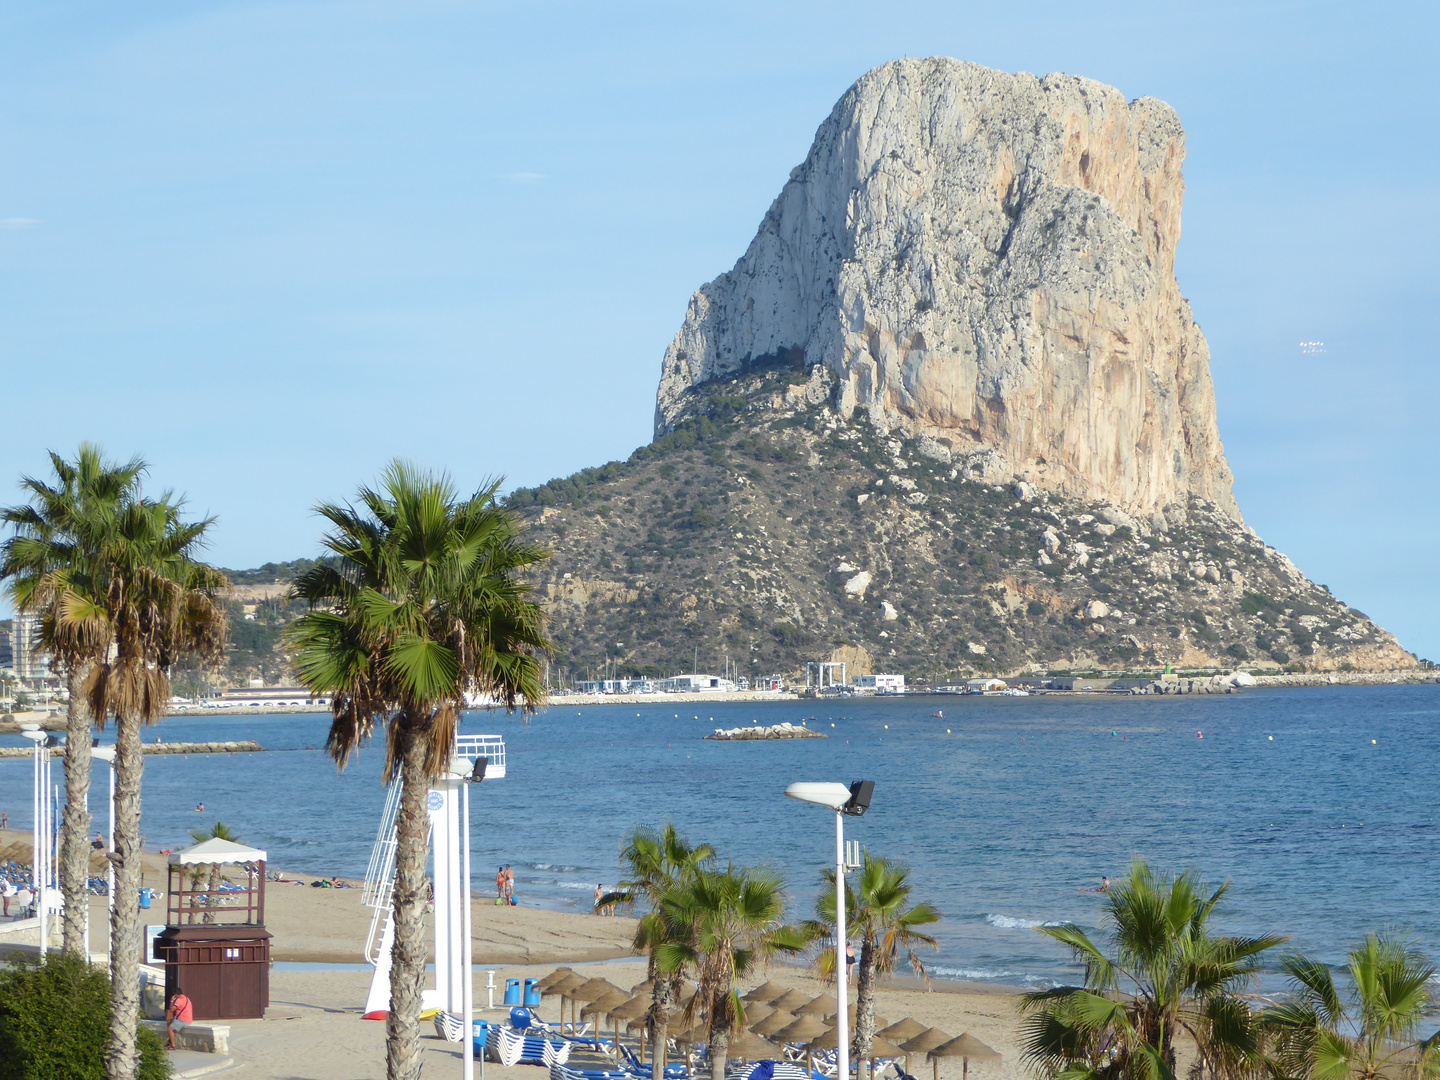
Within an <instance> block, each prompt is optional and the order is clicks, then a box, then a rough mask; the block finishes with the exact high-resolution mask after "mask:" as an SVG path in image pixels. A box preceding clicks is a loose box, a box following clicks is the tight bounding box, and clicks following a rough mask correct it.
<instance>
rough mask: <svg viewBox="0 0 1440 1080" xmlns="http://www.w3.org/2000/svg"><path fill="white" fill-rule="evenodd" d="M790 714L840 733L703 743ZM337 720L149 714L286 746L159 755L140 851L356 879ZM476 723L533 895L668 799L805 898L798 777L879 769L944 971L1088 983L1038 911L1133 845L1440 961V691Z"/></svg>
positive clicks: (867, 702)
mask: <svg viewBox="0 0 1440 1080" xmlns="http://www.w3.org/2000/svg"><path fill="white" fill-rule="evenodd" d="M784 720H788V721H791V722H802V721H803V722H804V723H805V724H806V725H807V726H809V727H810V728H813V729H814V730H816V731H819V732H820V733H822V734H823V735H825V736H827V737H826V738H824V739H803V740H790V741H757V742H720V741H706V740H705V739H704V736H705V735H708V734H711V733H712V732H713V731H714V730H715V729H717V728H731V727H737V726H742V725H750V724H773V723H778V722H780V721H784ZM327 726H328V718H327V717H326V716H323V715H316V714H302V715H254V716H236V717H230V716H225V717H174V718H170V719H167V720H165V721H163V722H162V723H160V724H157V725H155V726H154V727H153V728H150V729H147V736H146V737H147V738H148V739H154V738H155V737H157V736H158V737H160V738H163V739H164V740H166V741H167V742H179V741H195V742H208V741H219V740H231V739H254V740H256V741H258V742H259V743H260V744H261V745H262V746H263V747H264V748H265V750H266V752H265V753H248V754H233V755H192V756H189V757H171V756H150V757H147V758H146V762H145V775H144V794H143V818H142V829H143V832H144V835H145V844H146V846H148V847H150V848H152V849H159V848H171V847H175V848H178V847H182V846H184V845H186V844H187V843H188V842H190V840H189V835H188V832H189V830H191V829H195V828H197V827H201V826H209V825H211V824H213V823H214V822H215V821H223V822H225V823H226V824H227V825H228V826H230V827H231V828H232V829H234V830H235V831H237V832H238V833H239V834H240V835H241V836H242V837H243V838H244V839H245V841H246V842H248V843H251V844H254V845H256V846H258V847H262V848H264V849H265V850H266V851H267V852H268V853H269V861H270V865H271V866H272V867H274V868H279V869H282V870H289V871H302V872H310V873H323V874H337V875H340V876H347V877H362V876H363V875H364V872H365V868H366V863H367V861H368V859H369V855H370V851H371V848H372V846H373V844H374V841H375V833H376V829H377V825H378V822H379V817H380V813H381V807H382V802H383V799H384V794H385V791H384V785H383V783H382V777H381V764H382V759H383V746H382V745H381V744H380V743H379V742H378V741H377V743H376V744H375V745H374V746H373V747H369V748H364V749H362V750H361V751H360V753H359V754H358V756H357V757H356V758H354V759H353V760H352V761H351V763H350V764H349V766H348V767H347V768H346V769H344V770H343V771H341V770H338V769H337V768H336V766H335V764H334V763H333V762H332V761H331V760H330V759H329V758H328V757H327V756H326V755H325V753H324V752H323V746H324V741H325V733H326V730H327ZM462 730H464V731H467V732H477V733H479V732H485V733H497V734H499V735H501V736H503V737H504V739H505V742H506V747H507V754H508V774H507V775H506V776H505V778H504V779H500V780H494V779H492V780H487V781H485V782H484V783H483V784H482V785H480V786H479V787H478V788H476V789H474V790H473V791H472V800H471V808H472V809H471V812H472V843H473V851H472V862H473V872H474V878H475V880H474V887H475V889H476V891H477V893H479V894H481V895H484V894H488V893H490V892H492V891H493V882H494V875H495V869H496V867H498V866H500V865H502V864H507V863H508V864H510V865H511V866H512V867H513V868H514V871H515V878H516V896H517V898H518V900H519V902H520V903H521V904H527V905H535V906H539V907H543V908H553V909H559V910H574V911H585V910H589V908H590V905H591V901H592V897H593V894H594V890H595V886H596V885H597V884H600V885H603V886H605V887H606V888H610V887H612V886H614V885H615V883H616V880H617V878H618V877H619V876H620V873H621V871H620V866H619V862H618V855H619V851H620V848H621V845H622V843H623V841H624V838H625V836H626V835H627V833H629V832H630V831H631V830H633V829H635V828H636V827H637V826H649V827H656V826H659V825H661V824H663V823H664V822H666V821H672V822H674V823H675V825H676V826H677V827H678V828H679V829H680V830H681V831H682V832H683V833H684V834H685V836H686V837H688V838H689V839H690V840H692V841H695V842H702V841H703V842H706V843H709V844H711V845H713V846H714V847H715V848H716V850H717V851H718V852H719V854H720V858H721V859H722V860H727V861H732V862H734V863H736V864H745V865H753V864H764V865H767V866H771V867H774V868H775V869H776V870H778V871H780V872H781V873H782V874H783V875H784V878H785V881H786V883H787V889H788V893H789V897H790V914H791V915H792V916H793V917H795V918H806V917H809V916H810V915H811V914H812V912H813V909H814V904H815V897H816V893H817V888H818V884H819V881H820V873H821V869H822V867H823V866H825V865H826V864H827V863H830V862H833V859H834V854H835V831H834V821H833V817H832V815H831V814H830V813H829V812H828V811H826V810H824V809H822V808H820V807H817V806H811V805H807V804H803V803H798V802H795V801H793V800H789V799H786V798H785V797H784V796H783V792H784V789H785V787H786V785H787V784H789V783H792V782H794V781H797V780H821V781H840V782H843V783H849V782H851V781H853V780H858V779H868V780H873V781H874V782H875V790H874V797H873V801H872V803H871V807H870V810H869V812H868V813H867V814H865V815H864V816H863V817H858V818H847V819H846V822H845V826H846V838H847V839H853V840H858V841H859V842H860V843H861V845H862V846H863V847H864V848H866V849H867V850H868V851H869V852H870V853H871V854H873V855H880V856H884V857H885V858H887V859H890V860H893V861H897V862H903V863H905V864H906V865H907V866H908V867H909V869H910V876H911V881H912V882H913V885H914V891H913V893H912V897H913V899H914V900H916V901H925V902H928V903H930V904H932V905H934V906H935V907H936V908H938V909H939V911H940V912H941V913H942V915H943V919H942V920H941V921H940V922H939V923H938V924H937V925H936V926H935V928H934V936H935V937H936V938H937V940H938V941H939V949H938V950H929V949H924V950H921V959H922V960H923V961H924V963H925V965H926V966H927V968H928V970H929V972H930V974H931V975H932V976H933V977H940V978H948V979H957V980H978V981H985V982H994V983H1001V984H1006V985H1019V986H1028V987H1043V986H1050V985H1055V984H1057V983H1061V982H1067V981H1073V980H1074V979H1075V977H1076V975H1077V972H1078V969H1077V968H1076V966H1075V965H1074V963H1073V962H1072V959H1071V957H1070V956H1069V954H1068V952H1067V951H1066V950H1065V949H1064V948H1062V947H1061V946H1059V945H1058V944H1056V943H1055V942H1053V941H1051V940H1050V939H1049V938H1047V937H1045V936H1044V935H1043V934H1041V933H1040V932H1039V931H1038V929H1037V928H1039V927H1042V926H1045V925H1047V924H1055V923H1067V922H1074V923H1077V924H1079V925H1080V926H1082V927H1086V928H1087V929H1089V930H1091V931H1092V932H1093V933H1097V934H1102V933H1103V927H1102V921H1101V912H1102V903H1103V897H1102V896H1101V895H1100V894H1099V893H1097V892H1093V891H1087V890H1092V889H1094V888H1096V887H1097V886H1098V885H1099V884H1100V882H1101V879H1102V877H1109V878H1111V879H1112V880H1113V879H1116V878H1118V877H1120V876H1122V875H1124V874H1125V873H1126V871H1127V868H1128V867H1129V866H1130V864H1131V863H1132V861H1134V860H1136V859H1144V860H1146V861H1148V862H1149V863H1150V864H1151V865H1152V866H1154V867H1155V868H1157V869H1159V870H1161V871H1167V872H1179V871H1184V870H1193V871H1194V872H1195V873H1196V874H1197V875H1198V876H1199V878H1200V879H1201V880H1203V881H1205V882H1209V883H1211V884H1214V885H1219V884H1221V883H1226V882H1228V883H1229V891H1228V893H1227V894H1226V895H1225V897H1224V899H1223V901H1222V902H1221V904H1220V906H1219V908H1218V909H1217V912H1216V916H1215V919H1214V925H1215V926H1216V928H1217V929H1218V930H1219V931H1221V932H1225V933H1237V934H1269V933H1282V934H1286V935H1289V936H1290V939H1291V940H1290V946H1289V947H1294V948H1297V949H1300V950H1303V951H1305V952H1307V953H1310V954H1313V955H1315V956H1317V957H1319V958H1320V959H1322V960H1325V961H1327V962H1329V963H1332V964H1334V963H1338V962H1341V961H1343V958H1344V954H1345V952H1346V951H1347V950H1348V949H1349V948H1351V947H1352V946H1353V945H1355V944H1356V943H1357V942H1358V941H1359V940H1360V939H1361V938H1362V936H1363V935H1364V934H1365V933H1367V932H1368V931H1372V930H1378V929H1381V928H1392V929H1397V930H1404V931H1408V932H1410V933H1413V934H1414V935H1415V937H1416V939H1417V940H1418V942H1419V944H1420V945H1421V946H1422V947H1423V948H1425V949H1426V950H1427V951H1428V952H1430V954H1431V955H1432V956H1436V957H1440V825H1437V816H1440V815H1437V806H1436V802H1437V790H1440V789H1437V785H1436V777H1437V775H1440V769H1437V767H1440V686H1379V687H1344V686H1336V687H1324V688H1286V689H1258V690H1249V691H1247V692H1245V693H1243V694H1228V695H1213V696H1181V697H1075V698H1071V697H1061V696H1035V697H1028V698H1006V697H932V696H905V697H895V698H859V699H849V700H845V699H820V700H799V701H790V702H765V703H754V702H744V701H741V700H736V701H734V702H715V703H705V704H703V705H697V704H693V703H691V704H684V705H682V704H679V703H676V702H674V701H672V700H668V699H667V698H666V697H665V696H664V695H657V696H656V698H655V700H654V701H653V702H647V703H645V704H642V705H578V706H572V707H569V708H559V707H556V708H550V709H547V710H545V711H543V712H541V713H540V714H539V715H537V716H535V717H533V718H531V719H529V720H528V721H527V720H525V719H523V718H521V717H520V716H518V715H517V716H507V715H505V714H504V713H495V712H476V713H469V714H466V716H465V718H464V721H463V724H462ZM101 741H102V742H103V741H110V737H109V736H108V735H103V734H102V736H101ZM21 743H22V740H20V739H19V738H18V737H8V736H7V737H3V738H0V744H5V745H21ZM61 772H62V770H61V769H60V768H59V767H58V766H57V768H56V769H55V776H56V778H57V780H59V778H60V777H61ZM31 783H32V781H31V764H30V762H29V761H26V760H0V809H4V810H7V811H8V813H9V820H10V826H11V827H12V828H28V827H29V824H30V818H29V814H30V803H31ZM105 784H106V776H105V769H104V768H103V767H101V768H99V769H97V770H96V775H95V784H94V788H93V789H92V791H91V796H90V805H91V808H92V811H93V812H94V813H95V816H96V823H95V828H99V829H103V828H104V827H105V798H106V787H105ZM200 804H203V805H204V810H203V812H201V811H198V810H197V807H198V806H199V805H200ZM356 896H357V901H356V902H357V903H358V893H357V894H356ZM902 970H904V969H903V966H902Z"/></svg>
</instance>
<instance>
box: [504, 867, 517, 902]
mask: <svg viewBox="0 0 1440 1080" xmlns="http://www.w3.org/2000/svg"><path fill="white" fill-rule="evenodd" d="M505 902H506V903H507V904H509V905H510V906H511V907H514V906H515V871H514V870H511V869H510V864H509V863H508V862H507V863H506V864H505Z"/></svg>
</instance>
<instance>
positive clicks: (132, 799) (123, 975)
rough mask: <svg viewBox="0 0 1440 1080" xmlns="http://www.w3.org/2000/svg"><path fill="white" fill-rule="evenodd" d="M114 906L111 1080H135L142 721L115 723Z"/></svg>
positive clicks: (109, 1046) (108, 1070)
mask: <svg viewBox="0 0 1440 1080" xmlns="http://www.w3.org/2000/svg"><path fill="white" fill-rule="evenodd" d="M114 767H115V853H114V856H113V857H114V860H115V907H114V910H113V912H112V913H111V916H110V1005H111V1017H110V1038H109V1041H107V1042H106V1044H105V1075H106V1076H107V1077H108V1078H109V1080H135V1073H136V1069H137V1068H138V1067H139V1053H138V1051H137V1049H136V1044H135V1025H136V1023H137V1017H138V1014H139V1009H140V982H139V980H140V932H139V918H140V860H141V851H140V774H141V773H142V772H143V771H144V768H145V758H144V756H143V754H142V751H141V749H140V719H139V717H134V718H130V719H124V718H120V717H117V718H116V720H115V766H114Z"/></svg>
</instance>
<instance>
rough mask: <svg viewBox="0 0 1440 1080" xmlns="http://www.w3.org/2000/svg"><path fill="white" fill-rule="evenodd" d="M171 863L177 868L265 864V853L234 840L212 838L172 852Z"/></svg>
mask: <svg viewBox="0 0 1440 1080" xmlns="http://www.w3.org/2000/svg"><path fill="white" fill-rule="evenodd" d="M170 861H171V863H173V864H175V865H177V866H214V865H216V864H219V865H222V866H228V865H231V864H238V863H259V862H264V861H265V852H263V851H261V850H260V849H259V848H253V847H248V846H246V845H245V844H237V843H235V841H233V840H222V839H220V837H218V836H212V837H211V838H210V839H209V840H202V841H201V842H200V843H198V844H195V845H194V846H192V847H188V848H185V850H183V851H174V852H171V854H170Z"/></svg>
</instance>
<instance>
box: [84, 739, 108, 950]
mask: <svg viewBox="0 0 1440 1080" xmlns="http://www.w3.org/2000/svg"><path fill="white" fill-rule="evenodd" d="M90 757H91V758H93V759H95V760H98V761H103V762H105V764H106V765H109V766H110V770H109V771H110V798H109V800H107V803H106V805H108V806H109V807H110V827H109V828H108V829H106V830H105V853H106V855H109V854H110V853H112V852H113V851H114V850H115V747H113V746H92V747H91V748H90ZM85 798H86V809H89V798H90V793H89V792H88V791H87V792H86V793H85ZM105 880H106V882H108V884H107V885H106V888H105V895H106V897H107V898H108V904H107V909H108V910H109V911H112V912H113V911H114V910H115V861H114V860H113V859H109V858H107V859H106V860H105ZM85 915H86V918H85V955H86V957H89V955H90V918H89V915H90V913H89V912H88V911H87V912H86V913H85ZM105 925H106V927H107V931H106V932H107V933H108V932H109V930H108V928H109V927H110V925H111V923H110V922H109V920H107V921H106V924H105ZM107 940H108V939H107ZM105 955H106V957H109V955H110V947H109V946H108V945H107V946H106V947H105Z"/></svg>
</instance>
